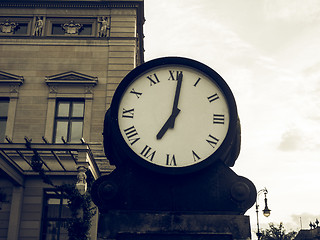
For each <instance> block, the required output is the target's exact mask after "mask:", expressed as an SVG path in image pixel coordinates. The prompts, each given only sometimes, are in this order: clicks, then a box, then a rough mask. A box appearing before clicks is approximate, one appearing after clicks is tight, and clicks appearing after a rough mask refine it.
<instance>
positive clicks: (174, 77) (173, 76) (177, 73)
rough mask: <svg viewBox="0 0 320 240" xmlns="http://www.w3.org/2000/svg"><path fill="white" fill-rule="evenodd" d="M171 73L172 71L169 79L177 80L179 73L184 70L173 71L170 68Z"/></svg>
mask: <svg viewBox="0 0 320 240" xmlns="http://www.w3.org/2000/svg"><path fill="white" fill-rule="evenodd" d="M169 73H170V76H169V78H168V80H172V81H175V80H177V79H178V75H179V74H180V73H182V71H172V70H169ZM174 73H176V74H174Z"/></svg>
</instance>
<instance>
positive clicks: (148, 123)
mask: <svg viewBox="0 0 320 240" xmlns="http://www.w3.org/2000/svg"><path fill="white" fill-rule="evenodd" d="M179 59H180V58H179ZM189 61H191V62H192V60H189ZM189 61H187V63H189ZM175 62H176V63H175ZM175 62H174V63H168V64H159V65H157V64H152V65H151V66H149V67H148V68H146V69H143V70H142V71H138V72H137V73H136V76H134V75H133V76H131V77H130V78H127V80H126V83H125V86H122V87H120V89H122V90H120V93H119V94H118V95H119V96H118V98H119V101H117V103H118V104H117V106H116V109H117V113H116V114H117V124H118V126H117V127H118V130H119V131H120V133H121V136H122V138H121V139H122V140H124V142H125V145H126V149H127V151H128V153H129V155H130V156H131V157H132V158H133V159H134V160H136V161H137V162H138V163H140V164H142V165H146V166H153V168H154V169H155V170H160V171H161V170H163V171H165V170H167V169H172V170H171V171H172V172H173V173H176V172H179V171H177V170H178V169H183V171H182V172H185V170H186V169H189V170H191V169H192V166H196V165H200V166H202V165H207V164H208V160H210V161H213V159H212V158H213V156H214V155H215V153H216V152H217V151H218V150H220V149H221V147H222V145H223V144H224V143H225V142H226V141H225V140H226V138H227V136H228V133H229V130H230V126H231V120H233V118H234V110H231V108H230V100H229V99H230V93H231V91H230V90H229V88H228V87H227V85H226V84H225V82H224V81H223V80H222V79H221V77H220V76H219V75H218V74H217V73H215V72H214V74H212V73H211V72H210V71H209V74H208V73H207V72H206V71H203V70H202V69H201V68H200V69H199V66H198V67H194V65H195V64H186V63H185V62H184V61H183V62H180V61H175ZM197 63H198V62H197ZM201 66H202V65H201ZM211 71H213V70H211ZM128 79H129V80H128ZM229 91H230V92H229ZM231 95H232V94H231ZM116 98H117V96H116ZM232 99H233V98H232ZM225 145H226V144H225ZM222 152H223V151H222V150H220V155H221V154H222ZM216 155H217V156H216V157H215V158H216V159H217V158H218V155H219V154H216ZM216 159H215V160H216ZM204 163H206V164H204ZM187 172H188V171H187Z"/></svg>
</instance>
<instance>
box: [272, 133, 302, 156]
mask: <svg viewBox="0 0 320 240" xmlns="http://www.w3.org/2000/svg"><path fill="white" fill-rule="evenodd" d="M301 142H303V137H302V136H301V134H300V133H299V132H298V131H297V129H291V130H288V131H286V132H285V133H283V134H282V138H281V142H280V144H279V146H278V149H279V150H281V151H295V150H299V149H300V146H301Z"/></svg>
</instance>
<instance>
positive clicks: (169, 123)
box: [157, 108, 180, 139]
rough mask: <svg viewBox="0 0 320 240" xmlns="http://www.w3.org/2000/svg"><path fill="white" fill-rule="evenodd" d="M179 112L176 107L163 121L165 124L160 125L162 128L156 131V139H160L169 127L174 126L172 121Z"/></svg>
mask: <svg viewBox="0 0 320 240" xmlns="http://www.w3.org/2000/svg"><path fill="white" fill-rule="evenodd" d="M179 112H180V109H178V108H177V109H176V110H175V111H174V113H173V114H171V115H170V117H169V118H168V120H167V121H166V122H165V124H164V125H163V126H162V128H161V129H160V131H159V132H158V134H157V139H161V138H162V137H163V135H164V134H165V133H166V131H167V130H168V129H169V128H173V127H174V122H175V120H176V117H177V116H178V114H179Z"/></svg>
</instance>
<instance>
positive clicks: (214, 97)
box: [208, 93, 219, 102]
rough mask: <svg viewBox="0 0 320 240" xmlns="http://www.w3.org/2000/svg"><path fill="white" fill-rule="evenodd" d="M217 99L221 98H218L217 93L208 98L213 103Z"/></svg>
mask: <svg viewBox="0 0 320 240" xmlns="http://www.w3.org/2000/svg"><path fill="white" fill-rule="evenodd" d="M217 99H219V96H218V94H217V93H215V94H213V95H211V96H209V97H208V100H209V102H213V101H215V100H217Z"/></svg>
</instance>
